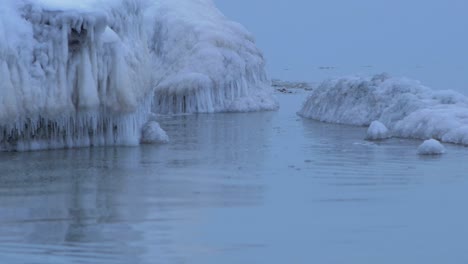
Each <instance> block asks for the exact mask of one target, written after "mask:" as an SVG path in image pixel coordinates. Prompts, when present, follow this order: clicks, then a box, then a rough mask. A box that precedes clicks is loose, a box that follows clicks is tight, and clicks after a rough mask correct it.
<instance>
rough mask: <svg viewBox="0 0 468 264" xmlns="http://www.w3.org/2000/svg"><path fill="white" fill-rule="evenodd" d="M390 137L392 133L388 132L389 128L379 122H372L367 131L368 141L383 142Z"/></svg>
mask: <svg viewBox="0 0 468 264" xmlns="http://www.w3.org/2000/svg"><path fill="white" fill-rule="evenodd" d="M390 137H391V136H390V131H388V128H387V127H386V126H385V125H384V124H382V123H381V122H379V121H374V122H372V123H371V124H370V126H369V128H368V129H367V135H366V139H367V140H381V139H387V138H390Z"/></svg>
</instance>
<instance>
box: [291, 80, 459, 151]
mask: <svg viewBox="0 0 468 264" xmlns="http://www.w3.org/2000/svg"><path fill="white" fill-rule="evenodd" d="M298 114H299V115H301V116H303V117H307V118H312V119H316V120H320V121H325V122H331V123H340V124H351V125H359V126H364V125H369V124H370V123H371V122H372V121H375V120H378V121H380V122H381V123H382V124H383V125H385V126H386V127H387V128H388V129H389V130H390V133H391V134H392V135H393V136H396V137H405V138H420V139H430V138H435V139H439V140H441V141H444V142H450V143H456V144H464V145H468V98H467V97H466V96H464V95H462V94H459V93H457V92H454V91H450V90H443V91H436V90H432V89H429V88H427V87H425V86H423V85H422V84H421V83H419V82H418V81H414V80H410V79H405V78H390V77H389V76H387V75H385V74H382V75H376V76H373V77H357V76H356V77H345V78H340V79H333V80H328V81H325V82H323V83H322V84H321V85H320V86H319V87H317V88H316V89H314V90H313V91H312V93H311V94H310V96H309V98H308V99H307V101H306V102H305V103H304V105H303V107H302V109H301V110H300V111H299V113H298Z"/></svg>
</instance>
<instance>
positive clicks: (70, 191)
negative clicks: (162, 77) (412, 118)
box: [0, 91, 468, 264]
mask: <svg viewBox="0 0 468 264" xmlns="http://www.w3.org/2000/svg"><path fill="white" fill-rule="evenodd" d="M304 97H305V93H304V92H300V91H297V93H295V94H287V95H283V94H279V95H278V98H279V100H280V103H281V105H282V108H281V110H280V111H278V112H261V113H249V114H216V115H187V116H179V117H166V118H162V119H161V121H160V123H161V126H162V127H163V128H164V129H165V130H166V131H167V132H168V134H169V135H170V137H171V143H170V144H168V145H163V146H141V147H136V148H91V149H74V150H58V151H45V152H29V153H0V168H1V172H0V262H1V263H12V264H14V263H467V262H468V253H467V252H468V243H467V242H468V241H467V239H468V226H467V223H468V214H467V213H466V212H464V208H465V205H466V204H467V202H468V192H467V191H466V190H467V189H468V179H467V177H468V175H467V171H468V163H467V162H466V160H467V158H468V148H465V147H461V146H455V145H447V146H446V147H447V151H448V153H447V154H446V155H444V156H441V157H420V156H418V155H416V148H417V146H418V145H419V144H420V143H421V142H420V141H416V140H400V139H391V140H388V141H382V142H378V143H371V142H367V141H365V140H363V138H364V136H365V130H366V129H365V128H361V127H351V126H340V125H332V124H324V123H319V122H315V121H311V120H303V119H301V118H299V117H298V116H296V114H295V111H297V110H298V109H299V108H300V104H301V103H302V101H303V100H304Z"/></svg>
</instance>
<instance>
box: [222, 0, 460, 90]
mask: <svg viewBox="0 0 468 264" xmlns="http://www.w3.org/2000/svg"><path fill="white" fill-rule="evenodd" d="M215 2H216V4H217V6H218V8H219V9H221V11H223V13H224V14H225V15H226V16H228V17H229V18H231V19H233V20H236V21H238V22H240V23H242V24H243V25H244V26H245V27H246V28H247V29H249V30H250V31H251V32H252V33H253V34H254V35H255V36H256V40H257V44H258V46H259V47H260V48H261V49H262V50H263V51H264V53H265V56H266V58H267V61H268V68H269V72H270V75H271V76H272V77H280V78H289V79H297V80H299V79H302V80H314V79H316V78H314V76H311V75H313V74H311V73H309V72H311V71H313V70H314V69H317V67H319V66H336V67H340V68H341V69H349V70H348V71H350V72H347V71H346V70H342V72H343V73H352V72H351V71H352V70H351V69H352V68H353V69H354V68H356V69H357V68H359V67H362V66H369V65H371V66H373V68H374V69H376V71H380V70H386V71H389V72H391V73H392V72H395V73H397V74H402V75H408V77H412V76H411V75H412V73H411V72H410V71H411V70H408V69H411V68H423V67H426V68H434V69H433V70H431V71H436V70H435V68H437V69H439V68H442V69H447V68H454V71H460V72H464V70H468V69H467V67H466V65H467V61H468V51H467V49H468V15H467V14H468V13H467V12H468V1H466V0H437V1H434V0H432V1H431V0H287V1H286V0H274V1H271V0H235V1H233V0H215ZM404 69H407V70H404ZM428 71H429V70H428ZM406 72H408V73H406ZM426 74H427V75H432V73H431V74H428V73H426ZM446 74H447V78H453V76H454V75H455V73H446ZM414 75H418V73H417V70H415V73H414ZM466 75H468V72H467V73H466ZM416 77H419V76H416ZM428 78H431V77H430V76H428ZM466 79H467V80H466V82H462V81H460V82H461V83H458V84H457V85H464V83H466V84H467V86H466V87H467V88H468V77H467V78H466ZM457 81H458V80H457Z"/></svg>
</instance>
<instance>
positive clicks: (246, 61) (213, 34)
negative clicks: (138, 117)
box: [148, 0, 278, 114]
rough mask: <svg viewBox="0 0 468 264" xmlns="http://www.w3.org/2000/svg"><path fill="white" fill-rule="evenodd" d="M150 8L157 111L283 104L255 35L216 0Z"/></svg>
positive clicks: (175, 1) (171, 0)
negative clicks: (228, 15)
mask: <svg viewBox="0 0 468 264" xmlns="http://www.w3.org/2000/svg"><path fill="white" fill-rule="evenodd" d="M148 14H150V16H149V17H148V23H150V24H152V25H153V28H154V29H153V28H151V29H150V30H151V32H150V39H149V42H150V48H151V49H153V50H154V53H153V55H154V58H153V61H154V62H156V65H155V67H156V69H165V70H163V71H161V70H155V71H154V76H155V77H156V79H157V88H156V94H155V102H154V108H153V109H154V111H155V112H156V113H163V114H167V113H194V112H224V111H256V110H273V109H276V108H278V104H277V102H276V101H275V100H274V99H273V98H272V96H271V92H272V89H271V84H270V82H269V80H268V78H267V75H266V72H265V61H264V58H263V55H262V53H261V52H260V51H259V50H258V49H257V47H256V46H255V43H254V39H253V36H252V35H251V34H250V33H249V32H247V31H246V30H245V29H244V27H242V26H241V25H240V24H238V23H235V22H232V21H229V20H227V19H226V18H225V17H224V16H223V14H221V13H220V12H219V11H218V9H216V7H215V6H214V4H213V1H212V0H196V1H195V0H158V1H156V4H155V5H154V6H153V8H152V9H151V10H149V12H148Z"/></svg>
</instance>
